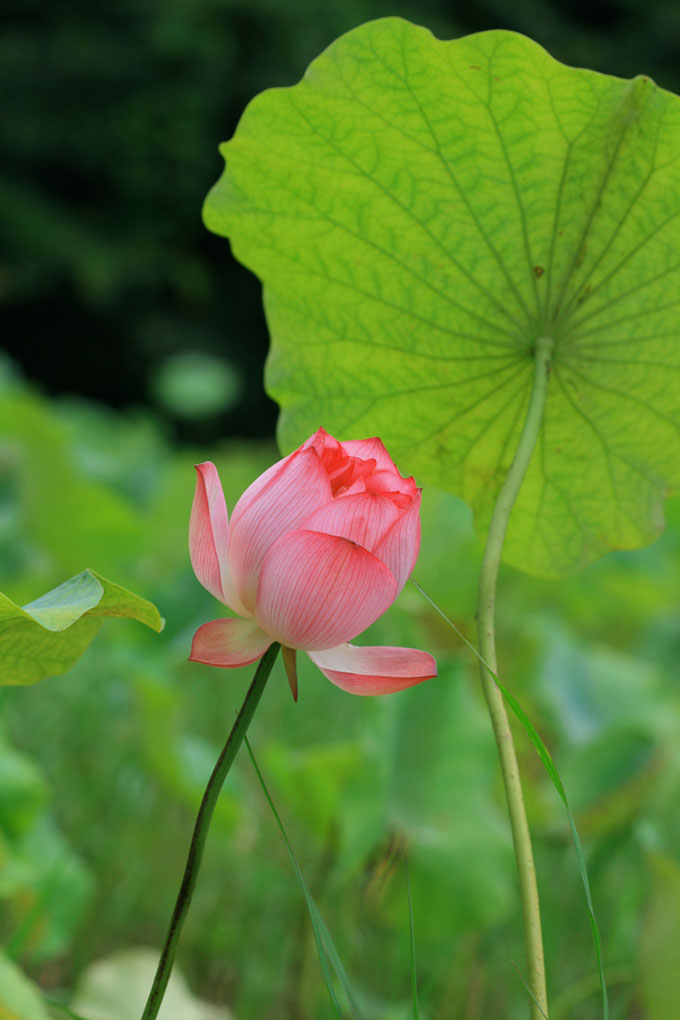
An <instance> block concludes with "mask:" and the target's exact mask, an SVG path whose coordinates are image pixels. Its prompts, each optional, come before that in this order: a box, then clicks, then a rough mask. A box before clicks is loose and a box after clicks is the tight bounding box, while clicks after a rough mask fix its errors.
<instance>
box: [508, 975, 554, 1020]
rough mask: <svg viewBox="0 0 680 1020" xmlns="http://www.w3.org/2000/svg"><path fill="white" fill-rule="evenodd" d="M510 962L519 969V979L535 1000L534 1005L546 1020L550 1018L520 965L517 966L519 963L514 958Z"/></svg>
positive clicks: (533, 1000) (530, 996)
mask: <svg viewBox="0 0 680 1020" xmlns="http://www.w3.org/2000/svg"><path fill="white" fill-rule="evenodd" d="M510 963H511V964H512V965H513V967H514V968H515V970H516V971H517V974H518V975H519V979H520V981H521V982H522V984H523V985H524V987H525V988H526V992H527V995H528V996H529V998H530V999H531V1001H532V1002H533V1004H534V1006H535V1007H536V1009H537V1010H538V1012H539V1013H540V1014H541V1016H542V1017H545V1020H548V1015H547V1013H546V1012H545V1011H544V1009H543V1008H542V1006H541V1004H540V1002H539V1001H538V999H537V998H536V996H535V995H534V993H533V992H532V991H531V988H530V987H529V983H528V982H527V979H526V978H525V977H524V974H523V973H522V971H521V970H520V969H519V967H518V966H517V964H516V963H515V961H514V960H511V961H510Z"/></svg>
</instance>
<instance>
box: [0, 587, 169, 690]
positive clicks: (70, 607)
mask: <svg viewBox="0 0 680 1020" xmlns="http://www.w3.org/2000/svg"><path fill="white" fill-rule="evenodd" d="M105 616H124V617H128V618H130V619H133V620H139V621H140V623H145V624H146V625H147V627H151V628H152V630H155V631H160V630H162V628H163V620H162V619H161V617H160V615H159V613H158V610H157V609H156V607H155V606H154V605H152V603H151V602H147V601H146V599H143V598H140V597H139V595H133V593H132V592H131V591H127V589H126V588H121V587H120V585H118V584H114V583H113V581H107V579H106V578H105V577H100V575H99V574H95V572H94V571H93V570H83V572H82V573H81V574H77V575H76V576H75V577H72V578H70V580H68V581H64V583H63V584H60V585H59V587H58V588H54V589H53V590H52V591H50V592H47V594H46V595H42V596H41V597H40V598H39V599H36V600H35V602H29V603H28V605H25V606H23V608H22V607H21V606H17V605H16V603H14V602H12V600H11V599H9V598H7V596H6V595H3V594H2V593H0V685H2V684H34V683H37V681H38V680H42V679H43V678H44V677H46V676H53V675H54V674H55V673H64V672H66V670H67V669H70V667H71V666H72V665H73V664H74V663H75V662H76V661H77V660H78V659H79V658H80V656H81V655H82V654H83V652H84V651H85V649H86V648H87V646H88V645H89V644H90V642H91V641H92V638H93V637H94V636H95V634H96V633H97V631H98V630H99V627H100V624H101V621H102V618H103V617H105Z"/></svg>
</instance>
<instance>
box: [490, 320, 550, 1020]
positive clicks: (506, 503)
mask: <svg viewBox="0 0 680 1020" xmlns="http://www.w3.org/2000/svg"><path fill="white" fill-rule="evenodd" d="M552 349H553V341H552V340H550V339H547V338H543V337H542V338H541V339H539V340H537V342H536V347H535V352H534V355H535V361H534V383H533V388H532V391H531V398H530V400H529V407H528V410H527V415H526V419H525V421H524V427H523V429H522V435H521V436H520V440H519V444H518V446H517V451H516V453H515V457H514V460H513V462H512V464H511V466H510V470H509V471H508V474H507V477H506V479H505V482H504V483H503V487H502V488H501V491H500V493H499V495H498V500H497V501H496V506H495V507H494V511H493V515H492V517H491V524H490V526H489V534H488V537H487V540H486V548H485V550H484V559H483V561H482V569H481V574H480V578H479V600H478V602H477V631H478V635H479V650H480V653H481V656H482V659H484V660H485V661H486V662H487V663H488V665H489V667H490V668H491V669H492V670H493V671H494V673H498V666H497V660H496V633H495V607H496V581H497V578H498V568H499V566H500V561H501V553H502V551H503V541H504V539H505V533H506V530H507V527H508V521H509V519H510V513H511V511H512V508H513V506H514V503H515V499H516V498H517V493H518V492H519V490H520V486H521V485H522V482H523V480H524V476H525V474H526V471H527V468H528V466H529V461H530V460H531V456H532V454H533V452H534V449H535V446H536V441H537V439H538V435H539V431H540V427H541V422H542V420H543V412H544V409H545V401H546V396H547V392H548V382H549V379H550V357H551V354H552ZM481 677H482V687H483V689H484V694H485V697H486V702H487V705H488V707H489V714H490V716H491V722H492V725H493V731H494V736H495V738H496V744H497V746H498V754H499V757H500V761H501V771H502V773H503V784H504V786H505V794H506V797H507V802H508V813H509V815H510V825H511V827H512V838H513V842H514V845H515V858H516V860H517V870H518V872H519V887H520V897H521V901H522V916H523V919H524V943H525V947H526V954H527V966H528V983H529V987H530V988H531V991H532V992H533V994H534V995H535V997H536V1000H537V1002H538V1005H536V1003H534V1002H531V1004H530V1008H531V1018H532V1020H542V1018H543V1017H547V1015H548V998H547V993H546V984H545V962H544V958H543V937H542V934H541V913H540V907H539V901H538V887H537V885H536V870H535V868H534V856H533V851H532V849H531V836H530V834H529V826H528V824H527V816H526V810H525V807H524V800H523V797H522V786H521V783H520V778H519V769H518V766H517V755H516V753H515V745H514V743H513V739H512V732H511V730H510V725H509V723H508V717H507V714H506V712H505V704H504V702H503V695H502V694H501V692H500V690H499V689H498V687H497V686H496V682H495V680H494V678H493V677H492V676H491V674H490V673H489V671H488V670H487V669H485V668H484V666H482V667H481ZM539 1007H540V1008H539ZM541 1011H542V1012H541Z"/></svg>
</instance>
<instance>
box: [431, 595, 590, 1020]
mask: <svg viewBox="0 0 680 1020" xmlns="http://www.w3.org/2000/svg"><path fill="white" fill-rule="evenodd" d="M411 580H412V581H413V584H414V585H415V586H416V588H417V589H418V591H419V592H420V594H421V595H422V596H423V597H424V598H425V599H427V601H428V602H429V603H430V605H431V606H432V608H433V609H435V610H436V611H437V612H438V613H439V615H440V616H441V617H442V619H443V620H445V621H446V623H448V625H449V627H451V628H452V629H453V630H454V631H455V632H456V634H457V635H458V637H459V638H460V639H461V641H463V643H464V644H466V645H467V647H468V648H469V649H470V650H471V651H472V652H474V654H475V655H476V656H477V658H478V659H479V661H480V662H481V663H482V665H483V666H484V667H485V668H486V669H487V670H488V672H489V673H490V675H491V676H492V677H493V678H494V680H495V682H496V684H497V686H498V689H499V690H500V692H501V694H502V695H503V697H504V698H505V700H506V702H507V703H508V705H509V706H510V708H511V709H512V711H513V712H514V713H515V715H516V716H517V718H518V719H519V721H520V723H521V724H522V727H523V729H524V731H525V733H526V734H527V736H528V737H529V740H530V741H531V743H532V744H533V746H534V748H535V749H536V752H537V753H538V756H539V758H540V759H541V761H542V762H543V765H544V767H545V770H546V772H547V773H548V775H549V776H550V779H551V781H552V784H553V786H554V787H555V789H556V790H557V793H558V794H559V797H560V800H561V801H562V803H563V804H564V807H565V809H566V812H567V818H568V819H569V827H570V828H571V835H572V840H573V843H574V849H575V850H576V859H577V861H578V870H579V875H580V876H581V882H582V884H583V890H584V892H585V897H586V906H587V908H588V917H589V920H590V929H591V932H592V935H593V945H594V946H595V955H596V957H597V971H598V976H599V979H600V990H601V993H602V1018H603V1020H609V996H608V995H607V983H606V980H605V976H604V964H603V961H602V939H601V937H600V928H599V926H598V923H597V918H596V917H595V909H594V907H593V899H592V895H591V892H590V881H589V879H588V869H587V868H586V859H585V855H584V853H583V844H582V843H581V837H580V836H579V834H578V830H577V828H576V822H575V821H574V816H573V815H572V813H571V808H570V807H569V801H568V799H567V793H566V790H565V789H564V784H563V783H562V780H561V778H560V774H559V772H558V771H557V768H556V766H555V763H554V761H553V760H552V757H551V755H550V751H549V750H548V748H547V747H546V746H545V744H544V743H543V741H542V740H541V738H540V736H539V734H538V731H537V730H536V727H535V726H534V724H533V723H532V722H531V720H530V719H529V717H528V715H527V714H526V712H525V711H524V709H523V708H522V706H521V705H520V703H519V701H518V700H517V698H515V696H514V695H513V694H511V693H510V691H509V690H508V689H507V687H505V685H504V684H502V683H501V681H500V680H499V679H498V677H497V676H496V674H495V673H494V671H493V670H492V669H491V667H490V666H489V664H488V663H487V662H485V661H484V659H483V658H482V656H481V655H480V654H479V652H478V651H477V649H476V648H475V646H474V645H473V644H472V642H471V641H468V639H467V638H466V637H465V635H464V634H463V633H462V632H461V631H460V630H459V629H458V627H456V625H455V623H454V622H453V620H450V619H449V617H448V616H447V615H446V613H445V612H444V611H443V609H441V608H440V607H439V606H438V605H437V603H436V602H435V601H434V599H431V598H430V596H429V595H428V594H427V592H426V591H424V589H423V588H421V587H420V585H419V584H418V582H417V581H414V580H413V578H411Z"/></svg>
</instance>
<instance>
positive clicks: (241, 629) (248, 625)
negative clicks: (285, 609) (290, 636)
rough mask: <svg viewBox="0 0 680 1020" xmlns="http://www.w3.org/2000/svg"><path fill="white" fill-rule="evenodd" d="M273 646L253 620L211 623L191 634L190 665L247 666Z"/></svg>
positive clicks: (230, 620)
mask: <svg viewBox="0 0 680 1020" xmlns="http://www.w3.org/2000/svg"><path fill="white" fill-rule="evenodd" d="M271 643H272V639H271V638H270V637H269V634H265V632H264V631H263V630H260V628H259V627H258V626H257V624H256V623H255V621H254V620H240V619H236V618H234V617H232V618H231V619H229V620H211V622H210V623H204V624H203V626H202V627H199V628H198V630H197V631H196V633H195V634H194V639H193V641H192V642H191V655H190V656H189V660H190V661H191V662H205V663H207V664H208V665H209V666H247V665H249V663H251V662H255V661H256V660H257V659H259V658H261V657H262V656H263V655H264V653H265V652H266V651H267V649H268V648H269V646H270V644H271Z"/></svg>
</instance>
